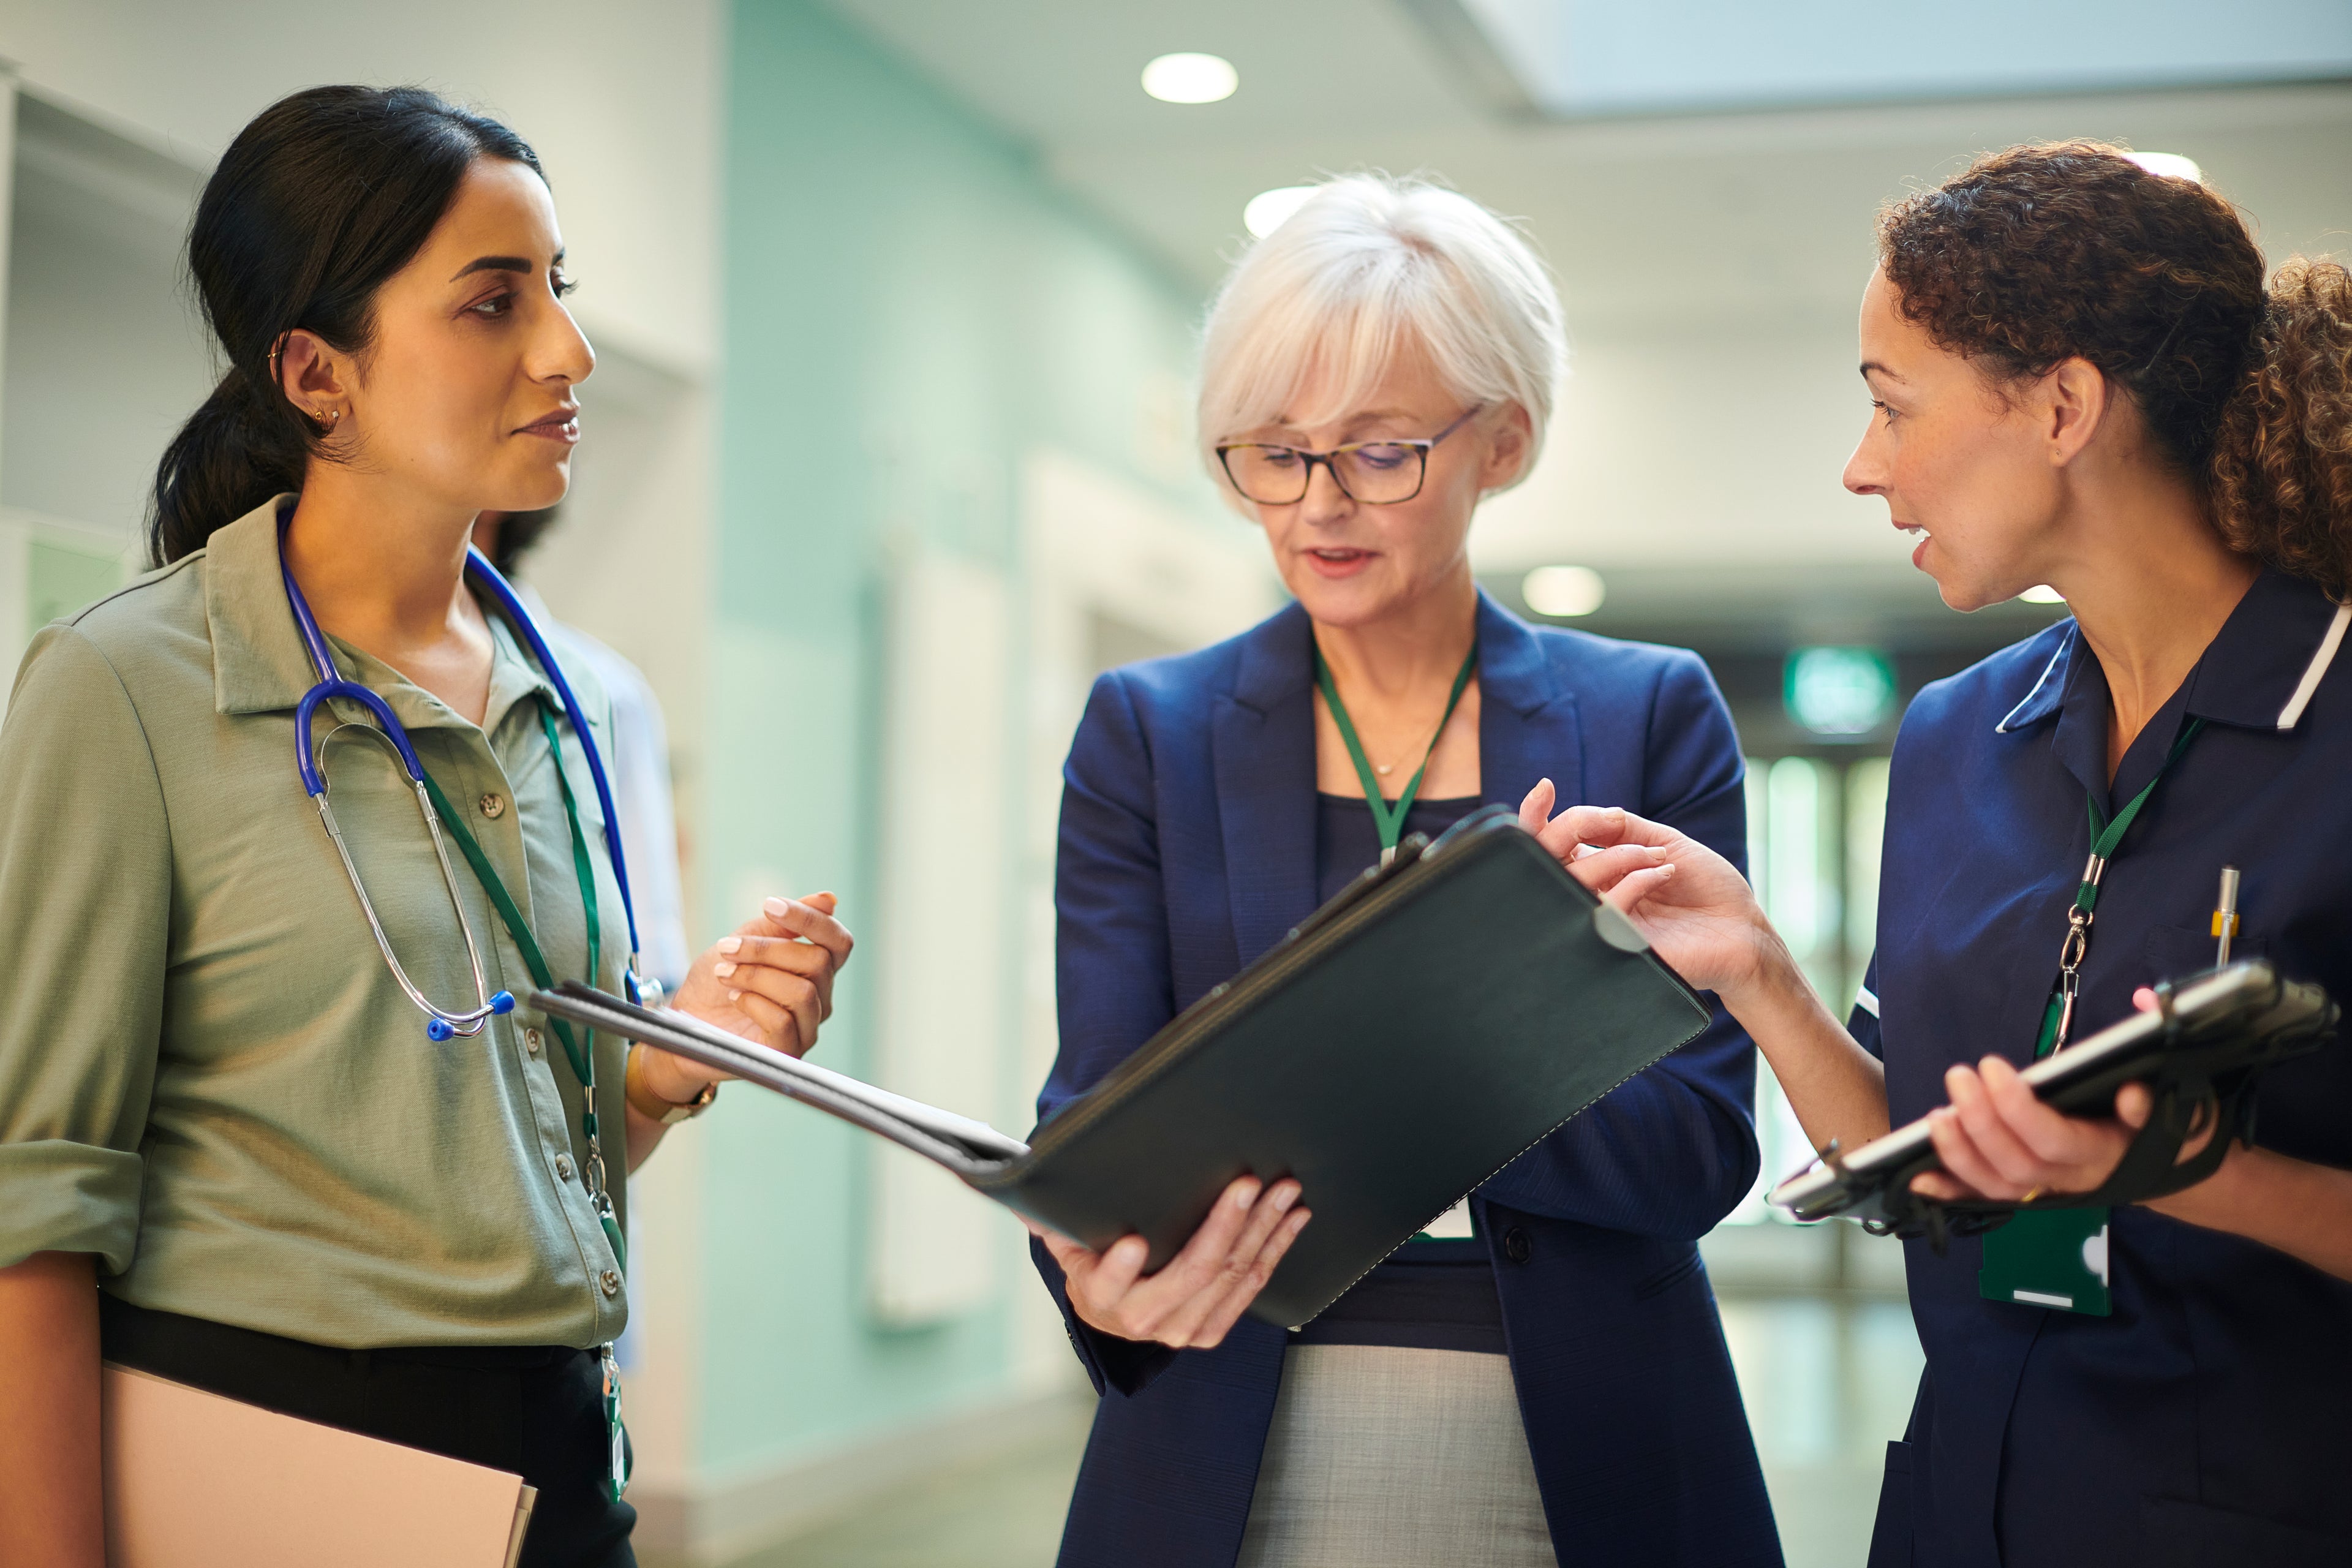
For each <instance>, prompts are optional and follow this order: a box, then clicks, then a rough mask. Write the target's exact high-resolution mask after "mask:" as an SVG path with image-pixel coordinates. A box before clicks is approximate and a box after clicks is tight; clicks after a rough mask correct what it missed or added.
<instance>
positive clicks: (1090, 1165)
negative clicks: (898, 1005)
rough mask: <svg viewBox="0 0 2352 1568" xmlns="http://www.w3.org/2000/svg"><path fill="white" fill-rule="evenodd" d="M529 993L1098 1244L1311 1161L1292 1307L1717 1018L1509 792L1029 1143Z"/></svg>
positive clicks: (1282, 1295)
mask: <svg viewBox="0 0 2352 1568" xmlns="http://www.w3.org/2000/svg"><path fill="white" fill-rule="evenodd" d="M531 1005H533V1006H535V1007H538V1008H541V1009H542V1010H544V1011H546V1012H548V1013H551V1014H553V1015H555V1016H559V1017H565V1018H571V1019H573V1020H575V1021H577V1022H580V1023H583V1024H586V1025H589V1026H592V1027H594V1028H599V1029H608V1030H611V1031H613V1032H614V1033H616V1034H620V1035H623V1036H625V1037H629V1038H632V1039H637V1040H642V1041H644V1042H646V1044H649V1045H654V1046H659V1047H662V1048H664V1049H667V1050H674V1051H676V1052H677V1053H678V1054H679V1055H681V1056H684V1057H688V1058H691V1059H693V1060H696V1061H698V1062H701V1063H703V1064H705V1065H706V1066H709V1067H714V1068H720V1069H722V1070H724V1071H727V1072H731V1073H735V1074H736V1075H738V1076H739V1077H741V1078H745V1079H751V1081H753V1082H755V1083H759V1084H761V1085H763V1086H764V1087H766V1088H769V1089H774V1090H776V1091H777V1092H779V1093H782V1094H785V1095H789V1096H791V1097H792V1098H793V1099H795V1100H801V1101H803V1103H805V1104H809V1105H813V1106H814V1107H816V1108H817V1109H819V1110H825V1111H828V1112H830V1113H831V1114H833V1115H835V1116H838V1117H841V1118H842V1119H843V1120H845V1121H850V1122H853V1123H855V1124H856V1125H857V1126H860V1127H863V1128H865V1129H866V1130H867V1131H871V1132H874V1133H876V1134H877V1135H878V1136H881V1137H885V1138H888V1139H890V1140H891V1141H892V1142H896V1143H898V1144H899V1145H901V1146H902V1147H905V1148H908V1149H910V1150H912V1151H914V1152H916V1153H919V1154H921V1155H923V1156H924V1157H925V1158H927V1159H930V1160H932V1161H935V1162H936V1163H939V1164H940V1165H942V1166H945V1167H946V1168H947V1169H948V1170H950V1172H952V1173H955V1174H956V1175H957V1176H958V1177H960V1178H961V1179H962V1180H963V1182H964V1183H965V1184H967V1185H969V1186H970V1187H971V1188H972V1190H974V1191H975V1192H977V1193H980V1194H982V1195H983V1196H985V1197H989V1198H992V1199H993V1200H995V1201H996V1202H998V1203H1000V1204H1003V1205H1005V1206H1006V1207H1007V1208H1010V1209H1013V1211H1015V1212H1016V1213H1019V1214H1022V1215H1027V1216H1029V1217H1030V1218H1032V1219H1034V1220H1036V1221H1037V1222H1038V1223H1040V1224H1042V1225H1045V1226H1049V1227H1051V1228H1053V1229H1055V1230H1057V1231H1060V1232H1061V1233H1063V1234H1064V1235H1066V1236H1070V1237H1075V1238H1076V1239H1077V1240H1078V1241H1080V1242H1083V1243H1084V1244H1086V1245H1087V1246H1088V1247H1096V1248H1100V1247H1108V1246H1109V1245H1110V1244H1111V1243H1112V1242H1114V1241H1116V1240H1118V1238H1119V1237H1122V1236H1125V1235H1127V1234H1129V1232H1139V1233H1141V1234H1142V1235H1143V1237H1145V1238H1146V1239H1147V1240H1148V1241H1150V1244H1151V1252H1150V1260H1149V1262H1148V1263H1147V1265H1146V1267H1147V1268H1160V1267H1161V1266H1162V1265H1164V1264H1165V1263H1166V1262H1167V1261H1168V1260H1169V1259H1170V1258H1172V1257H1173V1256H1174V1255H1175V1254H1176V1252H1177V1251H1178V1250H1179V1249H1180V1248H1181V1247H1182V1246H1183V1244H1184V1243H1185V1241H1186V1240H1187V1239H1189V1238H1190V1237H1191V1236H1192V1232H1193V1231H1194V1230H1195V1229H1197V1228H1198V1227H1199V1226H1200V1224H1201V1221H1202V1219H1203V1218H1205V1217H1206V1216H1207V1215H1208V1213H1209V1210H1210V1208H1211V1207H1212V1205H1214V1203H1215V1202H1216V1199H1217V1196H1218V1194H1221V1193H1222V1192H1223V1190H1224V1188H1225V1186H1226V1185H1227V1184H1229V1183H1231V1182H1232V1181H1233V1180H1234V1178H1235V1177H1237V1176H1241V1175H1244V1174H1254V1175H1256V1176H1258V1177H1260V1178H1262V1179H1264V1180H1266V1181H1274V1180H1276V1179H1279V1178H1281V1177H1284V1176H1295V1177H1297V1179H1298V1181H1299V1183H1300V1184H1301V1186H1302V1187H1303V1189H1304V1195H1303V1197H1302V1198H1301V1202H1303V1203H1304V1204H1306V1205H1307V1206H1308V1207H1310V1208H1311V1209H1312V1210H1313V1211H1314V1215H1315V1217H1314V1219H1313V1220H1312V1221H1311V1222H1310V1223H1309V1224H1308V1225H1307V1228H1306V1229H1305V1230H1304V1231H1303V1232H1301V1233H1300V1235H1299V1237H1298V1239H1297V1242H1296V1243H1295V1244H1293V1246H1292V1247H1291V1249H1290V1251H1289V1252H1288V1253H1287V1254H1286V1256H1285V1257H1284V1258H1283V1260H1282V1262H1281V1263H1280V1264H1279V1265H1278V1266H1277V1267H1276V1270H1275V1273H1274V1276H1273V1278H1272V1279H1270V1280H1269V1281H1268V1282H1267V1284H1266V1287H1265V1289H1264V1290H1262V1291H1261V1292H1260V1293H1259V1295H1258V1298H1257V1300H1256V1301H1255V1303H1253V1305H1252V1307H1251V1310H1252V1312H1253V1313H1255V1315H1256V1316H1258V1317H1260V1318H1262V1319H1264V1320H1265V1321H1268V1322H1272V1323H1276V1324H1278V1325H1280V1326H1283V1327H1295V1326H1297V1325H1299V1324H1303V1323H1305V1322H1306V1321H1307V1320H1309V1319H1311V1318H1313V1317H1314V1316H1315V1315H1316V1314H1317V1313H1318V1312H1320V1311H1321V1310H1323V1309H1324V1308H1325V1307H1327V1306H1328V1305H1329V1304H1330V1303H1331V1302H1332V1301H1333V1300H1337V1299H1338V1298H1339V1295H1340V1294H1341V1293H1343V1292H1344V1291H1345V1290H1346V1289H1348V1288H1349V1286H1350V1285H1352V1284H1354V1283H1355V1282H1356V1281H1357V1280H1358V1279H1361V1278H1362V1277H1363V1276H1364V1275H1365V1274H1367V1273H1369V1272H1370V1270H1371V1269H1372V1268H1373V1267H1374V1266H1376V1265H1377V1264H1378V1263H1379V1262H1380V1261H1381V1259H1382V1258H1386V1257H1387V1256H1388V1255H1389V1254H1390V1253H1391V1252H1392V1251H1394V1250H1395V1249H1396V1248H1397V1247H1399V1246H1401V1245H1402V1244H1403V1243H1404V1242H1405V1241H1407V1240H1408V1239H1410V1238H1411V1237H1412V1236H1413V1235H1414V1234H1415V1233H1416V1232H1418V1231H1420V1230H1422V1229H1423V1227H1425V1226H1427V1225H1428V1224H1429V1223H1430V1222H1431V1221H1432V1220H1433V1219H1434V1218H1436V1217H1437V1216H1438V1215H1442V1214H1444V1212H1445V1211H1446V1210H1448V1209H1450V1208H1452V1207H1453V1206H1454V1205H1455V1204H1456V1203H1458V1202H1460V1201H1461V1200H1462V1199H1463V1198H1464V1197H1465V1195H1466V1194H1469V1193H1470V1192H1471V1191H1472V1190H1473V1189H1475V1187H1477V1186H1478V1185H1479V1184H1482V1183H1484V1182H1485V1181H1486V1179H1487V1178H1488V1177H1490V1176H1493V1175H1494V1174H1496V1173H1497V1172H1499V1171H1501V1170H1502V1169H1503V1168H1504V1167H1505V1166H1507V1165H1508V1164H1509V1163H1511V1162H1512V1161H1514V1160H1516V1159H1517V1158H1518V1157H1519V1155H1521V1154H1522V1153H1525V1152H1527V1151H1528V1149H1530V1148H1532V1147H1533V1146H1534V1145H1535V1144H1537V1143H1538V1142H1541V1141H1542V1140H1543V1139H1544V1138H1545V1137H1547V1136H1549V1134H1550V1133H1551V1132H1553V1131H1556V1130H1558V1129H1559V1127H1561V1126H1562V1125H1564V1124H1565V1123H1567V1122H1568V1121H1570V1120H1571V1119H1572V1118H1574V1117H1575V1116H1576V1115H1577V1114H1578V1113H1579V1112H1580V1111H1581V1110H1584V1109H1585V1108H1586V1107H1587V1106H1589V1105H1591V1103H1592V1102H1593V1101H1595V1100H1599V1099H1600V1098H1601V1096H1602V1095H1604V1094H1606V1093H1607V1092H1608V1091H1609V1090H1611V1089H1614V1088H1616V1087H1617V1086H1618V1085H1619V1084H1622V1083H1623V1082H1624V1081H1625V1080H1626V1079H1629V1078H1632V1077H1633V1075H1634V1074H1635V1073H1637V1072H1640V1071H1641V1070H1642V1069H1643V1068H1646V1067H1649V1066H1650V1065H1651V1064H1652V1063H1654V1062H1655V1061H1657V1060H1658V1059H1660V1058H1663V1057H1664V1056H1665V1055H1667V1054H1668V1053H1669V1052H1671V1051H1673V1050H1675V1048H1676V1047H1681V1046H1684V1045H1686V1044H1688V1043H1689V1042H1690V1041H1692V1040H1694V1039H1696V1037H1698V1035H1699V1034H1700V1032H1701V1031H1702V1030H1704V1029H1705V1028H1706V1026H1707V1023H1708V1019H1709V1017H1710V1014H1709V1011H1708V1009H1707V1006H1706V1004H1705V1003H1704V1002H1703V1001H1701V999H1700V998H1699V996H1698V994H1696V992H1694V991H1692V990H1691V989H1690V987H1689V986H1687V985H1685V984H1684V983H1683V982H1682V980H1681V979H1680V978H1679V977H1678V976H1676V975H1675V973H1674V972H1673V971H1672V970H1670V969H1668V968H1667V967H1666V966H1665V964H1664V963H1661V962H1660V961H1659V960H1658V958H1657V956H1656V955H1655V954H1654V953H1653V952H1650V951H1649V947H1648V944H1647V943H1646V942H1644V941H1643V938H1642V936H1641V934H1640V933H1639V932H1638V931H1635V930H1634V928H1633V924H1632V922H1631V921H1627V920H1626V919H1625V918H1624V917H1623V916H1622V914H1620V913H1619V912H1618V911H1617V910H1615V909H1614V908H1612V907H1611V906H1609V905H1607V904H1605V903H1603V902H1601V900H1598V899H1596V898H1594V897H1593V895H1592V894H1591V893H1589V892H1587V891H1586V890H1585V889H1584V888H1583V886H1582V885H1581V884H1580V883H1579V882H1578V881H1577V880H1576V879H1574V878H1572V877H1570V875H1569V874H1568V873H1567V872H1566V871H1565V870H1563V869H1562V868H1560V866H1559V862H1558V861H1557V860H1555V859H1554V858H1552V857H1551V855H1550V854H1549V852H1548V851H1546V850H1545V849H1544V848H1543V847H1542V846H1541V845H1539V844H1538V843H1537V842H1536V840H1535V839H1534V838H1533V837H1531V836H1530V835H1528V833H1527V832H1526V830H1525V829H1523V828H1522V827H1521V826H1519V823H1518V819H1517V816H1515V815H1514V814H1512V813H1511V812H1510V811H1509V810H1508V809H1507V808H1506V807H1502V806H1486V807H1482V808H1481V809H1479V810H1478V811H1475V812H1473V813H1472V814H1471V815H1469V816H1465V817H1464V818H1463V819H1462V820H1461V821H1460V822H1458V823H1456V824H1454V826H1452V827H1451V828H1449V829H1447V830H1446V832H1445V833H1444V834H1443V835H1441V836H1440V837H1438V838H1437V839H1436V840H1435V841H1434V842H1432V841H1430V840H1428V839H1427V838H1425V837H1423V836H1421V835H1414V836H1413V837H1410V838H1408V839H1406V840H1405V841H1404V843H1403V844H1402V845H1400V846H1399V847H1398V853H1397V855H1396V858H1394V860H1393V861H1392V862H1391V864H1390V865H1388V866H1387V867H1385V868H1374V869H1371V870H1369V871H1367V872H1365V873H1364V875H1363V876H1362V877H1361V878H1360V879H1358V880H1357V881H1356V882H1355V883H1353V884H1351V885H1350V886H1349V888H1348V889H1346V890H1345V891H1344V892H1342V893H1341V894H1340V895H1339V897H1337V898H1335V899H1333V900H1331V901H1330V902H1329V903H1328V904H1326V905H1325V906H1324V907H1323V908H1322V909H1320V910H1318V911H1316V913H1315V914H1314V915H1313V916H1312V917H1311V918H1310V919H1308V920H1307V921H1305V922H1303V923H1302V924H1300V925H1299V926H1298V927H1297V928H1296V929H1295V930H1293V931H1291V932H1290V933H1289V934H1288V935H1286V937H1285V938H1284V939H1283V941H1282V942H1279V943H1277V944H1276V946H1275V947H1274V948H1273V949H1272V950H1270V951H1269V952H1266V953H1265V954H1264V955H1263V956H1262V957H1260V958H1259V959H1258V960H1257V961H1256V962H1255V963H1252V964H1250V965H1249V966H1248V967H1247V968H1245V969H1244V970H1243V971H1242V972H1241V973H1239V974H1237V975H1236V976H1234V978H1233V979H1232V980H1231V981H1228V982H1227V983H1225V984H1222V985H1219V986H1216V987H1214V988H1213V990H1211V991H1210V992H1209V993H1208V994H1206V995H1205V996H1203V997H1202V998H1201V999H1200V1001H1198V1002H1197V1003H1195V1004H1194V1005H1192V1006H1191V1007H1189V1008H1187V1009H1185V1011H1184V1012H1183V1013H1182V1014H1181V1015H1180V1016H1177V1017H1176V1018H1175V1019H1174V1020H1172V1021H1171V1023H1169V1025H1168V1026H1166V1027H1165V1028H1163V1029H1161V1030H1160V1032H1159V1033H1158V1034H1156V1035H1154V1036H1153V1037H1151V1038H1150V1040H1148V1041H1146V1042H1145V1043H1144V1044H1143V1045H1142V1046H1141V1047H1139V1048H1138V1049H1137V1051H1136V1052H1135V1054H1134V1055H1133V1056H1131V1057H1129V1058H1128V1059H1127V1060H1126V1061H1125V1062H1124V1063H1122V1064H1121V1065H1120V1066H1119V1067H1118V1068H1117V1069H1116V1070H1114V1071H1113V1072H1112V1073H1110V1074H1109V1075H1108V1077H1106V1078H1105V1079H1103V1081H1102V1082H1101V1083H1099V1084H1098V1085H1097V1086H1096V1087H1095V1088H1094V1089H1092V1090H1091V1091H1089V1092H1088V1093H1087V1094H1085V1095H1083V1096H1081V1097H1079V1098H1078V1099H1076V1100H1073V1101H1072V1102H1071V1103H1070V1104H1068V1105H1067V1106H1065V1107H1064V1108H1062V1110H1060V1111H1059V1112H1058V1113H1057V1114H1055V1116H1054V1117H1053V1118H1052V1119H1051V1120H1049V1121H1046V1122H1045V1124H1044V1125H1043V1126H1042V1127H1040V1128H1039V1129H1038V1130H1037V1131H1036V1132H1035V1134H1034V1140H1035V1141H1034V1145H1031V1144H1024V1143H1023V1142H1020V1141H1019V1140H1017V1139H1013V1138H1010V1137H1007V1136H1006V1135H1005V1134H1003V1133H1002V1132H999V1131H995V1130H994V1129H992V1128H990V1127H988V1126H986V1125H985V1124H984V1123H982V1122H978V1121H972V1120H971V1119H969V1118H966V1117H961V1116H957V1115H954V1114H951V1113H949V1112H945V1111H941V1110H938V1109H937V1108H935V1107H931V1106H926V1105H920V1104H918V1103H916V1102H914V1101H911V1100H905V1099H903V1098H901V1097H898V1096H895V1095H890V1094H887V1093H885V1092H884V1091H882V1090H879V1089H875V1088H874V1087H872V1086H871V1085H868V1084H864V1083H860V1082H858V1081H857V1080H856V1079H850V1078H847V1077H846V1076H845V1075H843V1074H839V1073H834V1072H829V1071H827V1070H826V1069H824V1068H817V1067H814V1066H812V1065H811V1064H809V1063H806V1062H802V1061H798V1060H795V1059H794V1058H791V1057H789V1056H785V1055H784V1054H782V1052H778V1051H773V1050H770V1049H767V1048H766V1047H760V1046H755V1045H752V1044H751V1043H750V1042H748V1041H745V1040H742V1039H740V1038H738V1037H734V1036H732V1035H729V1034H727V1033H726V1032H725V1031H723V1030H719V1029H715V1028H712V1027H711V1026H708V1025H705V1024H703V1023H701V1022H700V1021H699V1020H698V1019H694V1018H691V1017H688V1016H685V1015H683V1014H678V1013H674V1012H663V1013H654V1012H648V1011H646V1009H643V1008H639V1007H634V1006H632V1005H629V1004H628V1003H626V1002H624V1001H622V1000H620V999H619V998H617V997H614V996H611V995H607V994H604V993H600V992H595V991H592V990H590V989H589V988H588V987H586V986H584V985H581V984H577V983H568V984H564V985H562V986H560V987H558V988H557V989H556V990H554V991H552V992H541V993H538V994H534V995H533V996H532V998H531Z"/></svg>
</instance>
